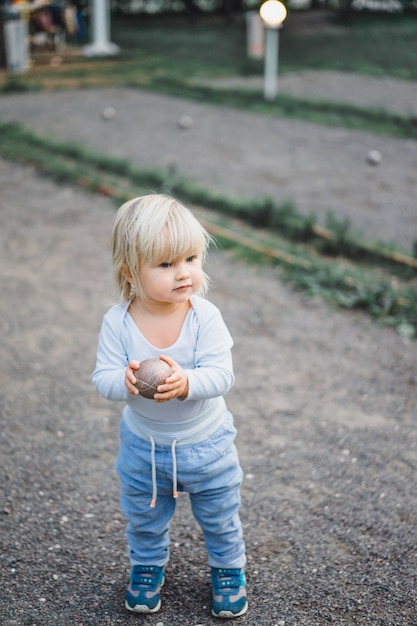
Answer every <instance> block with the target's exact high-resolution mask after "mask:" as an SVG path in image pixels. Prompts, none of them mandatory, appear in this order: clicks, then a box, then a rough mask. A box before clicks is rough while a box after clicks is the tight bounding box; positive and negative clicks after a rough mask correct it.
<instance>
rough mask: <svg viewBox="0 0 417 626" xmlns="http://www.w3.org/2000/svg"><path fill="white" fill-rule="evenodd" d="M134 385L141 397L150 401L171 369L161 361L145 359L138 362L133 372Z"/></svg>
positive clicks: (170, 372)
mask: <svg viewBox="0 0 417 626" xmlns="http://www.w3.org/2000/svg"><path fill="white" fill-rule="evenodd" d="M134 373H135V377H136V384H135V387H136V388H137V389H138V391H139V393H140V395H141V396H143V397H144V398H148V399H149V400H152V399H153V397H154V395H155V394H156V393H157V388H158V386H159V385H163V384H164V382H165V381H166V379H167V378H168V376H170V375H171V374H172V369H171V368H170V366H169V365H168V363H166V362H165V361H162V360H161V359H145V360H144V361H141V362H140V365H139V369H137V370H135V372H134Z"/></svg>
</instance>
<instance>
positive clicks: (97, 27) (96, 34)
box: [82, 0, 120, 57]
mask: <svg viewBox="0 0 417 626" xmlns="http://www.w3.org/2000/svg"><path fill="white" fill-rule="evenodd" d="M91 4H92V5H93V6H92V7H91ZM90 15H91V20H92V25H93V29H92V30H93V43H92V44H89V45H87V46H84V47H83V50H82V52H83V55H84V56H86V57H94V56H110V55H113V54H117V53H118V52H119V50H120V49H119V46H117V45H116V44H115V43H112V42H111V41H110V39H109V34H110V3H109V0H93V1H92V2H90Z"/></svg>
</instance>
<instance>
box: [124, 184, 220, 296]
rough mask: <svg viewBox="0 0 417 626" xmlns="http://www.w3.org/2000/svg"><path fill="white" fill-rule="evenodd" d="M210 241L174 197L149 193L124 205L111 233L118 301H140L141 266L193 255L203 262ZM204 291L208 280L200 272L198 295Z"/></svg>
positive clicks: (193, 217) (197, 222)
mask: <svg viewBox="0 0 417 626" xmlns="http://www.w3.org/2000/svg"><path fill="white" fill-rule="evenodd" d="M211 241H212V238H211V237H210V235H209V234H208V232H207V231H206V230H205V229H204V228H203V226H202V225H201V224H200V222H199V221H198V220H197V218H196V217H195V216H194V215H193V213H191V211H190V210H189V209H187V208H186V207H185V206H183V205H182V204H181V203H180V202H178V201H177V200H175V199H174V198H171V197H169V196H166V195H164V194H150V195H146V196H141V197H139V198H134V199H133V200H129V201H128V202H125V204H123V205H122V206H121V207H120V209H119V210H118V211H117V213H116V216H115V218H114V221H113V232H112V252H113V271H114V278H115V282H116V286H117V288H118V290H119V302H120V303H122V302H126V301H129V300H131V299H132V298H134V297H137V298H139V299H142V298H143V296H144V288H143V283H142V280H141V270H142V267H143V265H144V264H149V265H159V264H160V263H164V262H168V263H169V262H172V261H174V260H175V259H177V258H179V257H182V256H192V255H198V256H200V257H201V259H202V261H203V260H204V258H205V256H206V252H207V249H208V246H209V244H210V242H211ZM207 288H208V277H207V276H206V274H204V273H203V282H202V285H201V288H200V290H199V293H200V295H204V294H205V293H206V291H207Z"/></svg>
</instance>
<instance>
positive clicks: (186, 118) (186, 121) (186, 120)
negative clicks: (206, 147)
mask: <svg viewBox="0 0 417 626" xmlns="http://www.w3.org/2000/svg"><path fill="white" fill-rule="evenodd" d="M193 124H194V121H193V118H192V117H191V115H181V117H180V119H179V120H178V126H179V127H180V128H184V129H187V128H191V126H192V125H193Z"/></svg>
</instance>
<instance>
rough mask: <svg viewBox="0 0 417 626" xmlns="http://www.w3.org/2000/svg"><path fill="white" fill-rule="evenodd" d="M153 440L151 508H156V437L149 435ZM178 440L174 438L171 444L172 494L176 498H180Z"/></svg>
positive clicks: (151, 440)
mask: <svg viewBox="0 0 417 626" xmlns="http://www.w3.org/2000/svg"><path fill="white" fill-rule="evenodd" d="M149 439H150V442H151V464H152V500H151V504H150V506H151V508H154V506H155V505H156V499H157V496H158V487H157V483H156V459H155V439H154V438H153V437H152V435H150V436H149ZM177 442H178V439H174V441H173V442H172V444H171V455H172V496H173V497H174V498H178V478H177V455H176V450H177Z"/></svg>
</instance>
